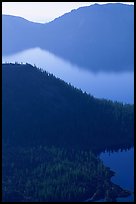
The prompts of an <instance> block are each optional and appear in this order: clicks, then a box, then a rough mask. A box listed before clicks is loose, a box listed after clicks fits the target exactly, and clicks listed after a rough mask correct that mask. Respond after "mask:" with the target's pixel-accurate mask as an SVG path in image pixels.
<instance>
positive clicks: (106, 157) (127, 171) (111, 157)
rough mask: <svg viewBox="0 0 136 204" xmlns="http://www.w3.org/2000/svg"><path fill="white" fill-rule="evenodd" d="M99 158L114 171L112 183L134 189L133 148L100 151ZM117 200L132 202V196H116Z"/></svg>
mask: <svg viewBox="0 0 136 204" xmlns="http://www.w3.org/2000/svg"><path fill="white" fill-rule="evenodd" d="M100 158H101V159H102V160H103V162H104V164H105V166H109V167H110V168H111V169H112V170H113V171H114V172H116V173H115V176H114V177H113V178H112V181H113V183H116V184H118V185H120V186H121V187H122V188H124V189H127V190H130V191H132V192H133V191H134V148H131V149H130V150H128V151H118V152H113V153H111V154H109V153H108V152H105V153H101V155H100ZM118 201H122V202H123V201H125V202H127V201H128V202H132V201H134V196H133V195H132V196H129V197H127V198H118Z"/></svg>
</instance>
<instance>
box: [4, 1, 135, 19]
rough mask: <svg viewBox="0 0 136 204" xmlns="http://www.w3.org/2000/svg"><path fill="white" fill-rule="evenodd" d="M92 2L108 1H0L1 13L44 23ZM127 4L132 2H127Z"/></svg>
mask: <svg viewBox="0 0 136 204" xmlns="http://www.w3.org/2000/svg"><path fill="white" fill-rule="evenodd" d="M94 3H99V4H104V3H108V2H2V14H9V15H14V16H21V17H23V18H26V19H27V20H30V21H33V22H39V23H46V22H49V21H52V20H54V19H55V18H57V17H59V16H61V15H63V14H64V13H67V12H70V11H71V10H72V9H77V8H79V7H83V6H89V5H91V4H94ZM110 3H112V2H110ZM113 3H116V2H113ZM118 3H119V2H118ZM122 3H123V2H122ZM124 3H127V2H124ZM127 4H134V3H131V2H128V3H127Z"/></svg>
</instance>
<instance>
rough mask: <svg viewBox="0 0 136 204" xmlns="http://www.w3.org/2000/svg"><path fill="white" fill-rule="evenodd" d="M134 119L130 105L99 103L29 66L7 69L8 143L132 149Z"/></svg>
mask: <svg viewBox="0 0 136 204" xmlns="http://www.w3.org/2000/svg"><path fill="white" fill-rule="evenodd" d="M133 120H134V113H133V106H131V105H123V104H120V103H112V102H111V101H106V100H98V99H95V98H93V97H92V96H90V95H87V94H86V93H84V94H83V93H82V91H80V90H78V89H75V88H73V87H72V86H70V85H68V84H66V83H65V82H63V81H62V80H60V79H56V78H55V77H54V76H53V75H49V74H48V73H46V72H43V71H41V70H39V69H37V68H36V67H33V66H31V65H29V64H26V65H19V64H3V65H2V138H3V143H9V144H13V145H16V146H18V145H21V146H33V145H34V146H35V145H41V144H43V145H56V146H60V147H62V146H63V147H67V148H71V147H73V148H78V149H80V148H83V149H92V150H94V151H97V150H101V149H105V148H113V149H114V148H119V147H122V148H123V147H129V146H131V145H133V127H134V124H133Z"/></svg>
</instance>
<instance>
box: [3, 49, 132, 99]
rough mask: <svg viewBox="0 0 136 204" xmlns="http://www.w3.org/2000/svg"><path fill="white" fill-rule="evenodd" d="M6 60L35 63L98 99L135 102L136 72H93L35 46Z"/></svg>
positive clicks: (5, 59) (4, 59)
mask: <svg viewBox="0 0 136 204" xmlns="http://www.w3.org/2000/svg"><path fill="white" fill-rule="evenodd" d="M2 61H3V62H15V61H16V62H23V63H26V62H27V63H30V64H32V65H34V64H35V65H36V66H37V67H39V68H42V69H44V70H46V71H48V72H49V73H53V74H54V75H55V76H56V77H59V78H61V79H63V80H64V81H66V82H68V83H71V84H72V85H73V86H75V87H77V88H81V89H82V90H83V91H86V92H87V93H90V94H91V95H93V96H95V97H97V98H106V99H111V100H113V101H119V102H123V103H134V73H133V72H118V73H117V72H112V73H111V72H108V73H107V72H95V73H94V72H91V71H89V70H87V69H85V68H81V67H77V66H74V65H72V64H70V63H69V62H67V61H65V60H63V59H61V58H59V57H56V56H55V55H54V54H52V53H50V52H48V51H45V50H41V49H40V48H34V49H29V50H25V51H23V52H20V53H17V54H14V55H10V56H3V57H2Z"/></svg>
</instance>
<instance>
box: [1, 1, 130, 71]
mask: <svg viewBox="0 0 136 204" xmlns="http://www.w3.org/2000/svg"><path fill="white" fill-rule="evenodd" d="M8 21H9V20H8V19H7V20H4V18H3V28H2V32H3V34H2V36H3V39H2V40H3V45H2V50H3V54H10V53H13V52H18V51H21V50H25V49H29V48H34V47H37V46H38V47H40V48H41V49H45V50H48V51H50V52H52V53H54V54H56V55H57V56H59V57H61V58H64V59H66V60H68V61H70V62H71V63H73V64H75V65H78V66H81V67H84V68H87V69H89V70H92V71H93V70H94V71H99V70H105V71H110V70H115V71H118V70H133V67H134V19H133V5H124V4H117V5H116V4H114V5H111V4H109V5H107V4H106V5H91V6H87V7H85V8H84V7H81V8H78V9H77V10H73V11H71V12H70V13H66V14H64V15H63V16H61V17H58V18H56V19H55V20H53V21H51V22H49V23H45V24H35V23H33V24H32V25H33V26H32V25H31V24H30V23H29V26H28V27H27V26H26V25H21V23H19V22H18V24H17V25H16V26H15V28H18V29H13V25H14V22H12V28H10V26H11V25H8ZM8 33H10V35H9V34H8ZM34 34H35V35H34Z"/></svg>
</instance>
